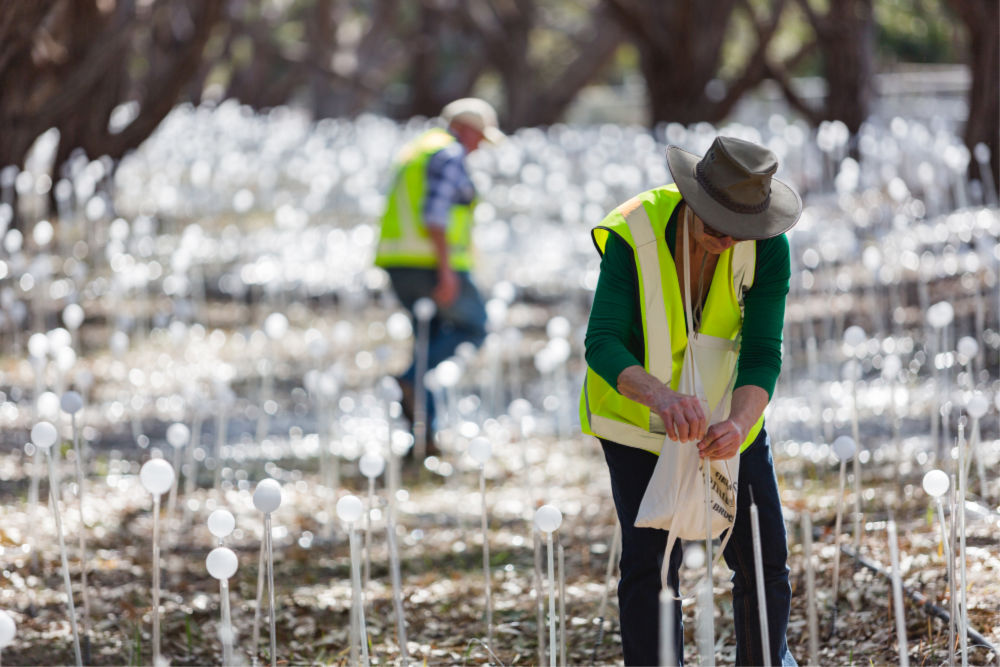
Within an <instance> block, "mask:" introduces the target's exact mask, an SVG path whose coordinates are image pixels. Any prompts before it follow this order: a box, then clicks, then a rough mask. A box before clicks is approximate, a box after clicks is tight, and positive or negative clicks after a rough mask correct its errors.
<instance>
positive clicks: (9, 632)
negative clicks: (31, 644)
mask: <svg viewBox="0 0 1000 667" xmlns="http://www.w3.org/2000/svg"><path fill="white" fill-rule="evenodd" d="M16 633H17V623H15V622H14V619H13V618H11V617H10V614H8V613H7V612H5V611H3V610H2V609H0V648H6V647H8V646H10V644H11V642H13V641H14V635H15V634H16Z"/></svg>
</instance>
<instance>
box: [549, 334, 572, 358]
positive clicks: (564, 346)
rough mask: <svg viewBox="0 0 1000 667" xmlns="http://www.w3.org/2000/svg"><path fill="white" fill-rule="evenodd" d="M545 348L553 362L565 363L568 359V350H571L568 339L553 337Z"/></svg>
mask: <svg viewBox="0 0 1000 667" xmlns="http://www.w3.org/2000/svg"><path fill="white" fill-rule="evenodd" d="M545 349H547V350H548V351H549V356H550V357H551V359H552V362H553V363H555V364H564V363H566V360H567V359H569V355H570V352H571V351H572V350H571V348H570V346H569V341H568V340H566V339H565V338H553V339H552V340H550V341H549V344H548V345H546V346H545Z"/></svg>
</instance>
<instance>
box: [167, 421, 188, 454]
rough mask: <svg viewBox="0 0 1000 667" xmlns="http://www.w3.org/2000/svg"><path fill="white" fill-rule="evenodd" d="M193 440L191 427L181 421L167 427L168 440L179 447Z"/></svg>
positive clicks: (175, 446)
mask: <svg viewBox="0 0 1000 667" xmlns="http://www.w3.org/2000/svg"><path fill="white" fill-rule="evenodd" d="M190 440H191V429H189V428H188V427H187V426H185V425H184V424H182V423H180V422H174V423H173V424H171V425H170V426H168V427H167V442H168V443H170V446H171V447H173V448H175V449H177V448H179V447H183V446H184V445H186V444H188V442H189V441H190Z"/></svg>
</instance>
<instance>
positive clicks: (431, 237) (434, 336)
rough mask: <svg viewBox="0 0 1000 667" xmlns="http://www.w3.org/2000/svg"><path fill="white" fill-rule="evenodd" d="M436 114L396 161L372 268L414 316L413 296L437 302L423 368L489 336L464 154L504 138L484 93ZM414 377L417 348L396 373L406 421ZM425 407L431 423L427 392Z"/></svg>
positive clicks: (472, 196)
mask: <svg viewBox="0 0 1000 667" xmlns="http://www.w3.org/2000/svg"><path fill="white" fill-rule="evenodd" d="M441 118H442V120H443V121H444V125H445V127H436V128H433V129H431V130H428V131H427V132H424V133H423V134H421V135H420V136H418V137H417V138H415V139H414V140H412V141H411V142H409V143H408V144H407V145H406V146H404V147H403V149H402V150H401V151H400V154H399V156H398V157H397V159H396V164H395V167H394V170H395V174H394V176H393V181H392V185H391V187H390V191H389V194H388V201H387V205H386V210H385V213H384V215H383V216H382V230H381V234H380V236H379V242H378V247H377V249H376V252H375V264H376V266H379V267H382V268H383V269H385V270H386V272H387V273H388V274H389V280H390V281H391V283H392V288H393V291H394V292H395V293H396V296H397V297H398V298H399V301H400V303H402V305H403V306H404V307H405V308H406V309H407V310H408V311H410V315H411V317H413V319H414V322H415V321H416V316H415V314H414V304H415V303H416V302H417V300H419V299H421V298H423V297H430V298H432V299H433V300H434V302H435V304H436V305H437V311H436V313H435V315H434V317H433V319H432V320H431V322H430V338H429V345H428V358H427V369H428V370H429V369H432V368H434V367H435V366H436V365H437V364H439V363H440V362H442V361H444V360H445V359H447V358H448V357H449V356H451V355H452V354H453V353H454V352H455V348H456V347H458V345H460V344H461V343H465V342H468V343H472V344H473V345H476V346H477V347H478V346H479V344H480V343H482V341H483V339H484V338H485V337H486V308H485V306H484V303H483V299H482V297H481V296H480V294H479V290H478V289H476V286H475V284H474V283H473V282H472V279H471V277H470V275H469V274H470V271H471V269H472V264H473V254H472V243H471V241H472V220H473V218H472V213H473V208H474V206H475V200H476V189H475V186H474V185H473V183H472V179H470V178H469V174H468V171H467V170H466V166H465V157H466V156H467V155H468V154H470V153H472V152H473V151H475V150H476V149H477V148H478V147H479V145H480V144H481V143H482V142H484V141H486V142H488V143H497V142H499V141H501V140H502V139H503V138H504V134H503V133H502V132H501V131H500V129H499V128H498V126H497V115H496V111H495V110H494V109H493V107H492V106H490V104H489V103H487V102H485V101H484V100H481V99H477V98H472V97H466V98H462V99H458V100H455V101H454V102H451V103H450V104H448V105H447V106H445V108H444V109H443V110H442V111H441ZM414 328H416V327H414ZM415 378H416V354H414V361H413V363H412V364H411V365H410V367H409V368H408V369H407V370H406V372H405V373H403V374H402V375H401V376H400V377H398V378H397V380H398V381H399V385H400V389H401V390H402V392H403V411H404V414H405V415H406V417H407V418H408V419H409V420H410V423H411V424H413V421H414V415H413V405H414V400H413V399H414V383H415ZM425 405H426V406H427V423H428V425H432V424H433V415H434V409H433V408H434V406H433V401H431V399H430V396H429V394H428V396H427V401H426V403H425ZM428 432H429V431H428ZM428 440H429V441H430V440H432V439H430V438H429V439H428ZM428 444H429V446H432V445H433V443H432V442H429V443H428Z"/></svg>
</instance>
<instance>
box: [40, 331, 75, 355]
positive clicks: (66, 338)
mask: <svg viewBox="0 0 1000 667" xmlns="http://www.w3.org/2000/svg"><path fill="white" fill-rule="evenodd" d="M45 337H46V338H48V340H49V351H54V350H60V349H62V348H64V347H69V346H70V345H72V344H73V336H72V335H71V334H70V332H68V331H66V330H65V329H63V328H62V327H57V328H55V329H53V330H52V331H49V332H48V333H47V334H45Z"/></svg>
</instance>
